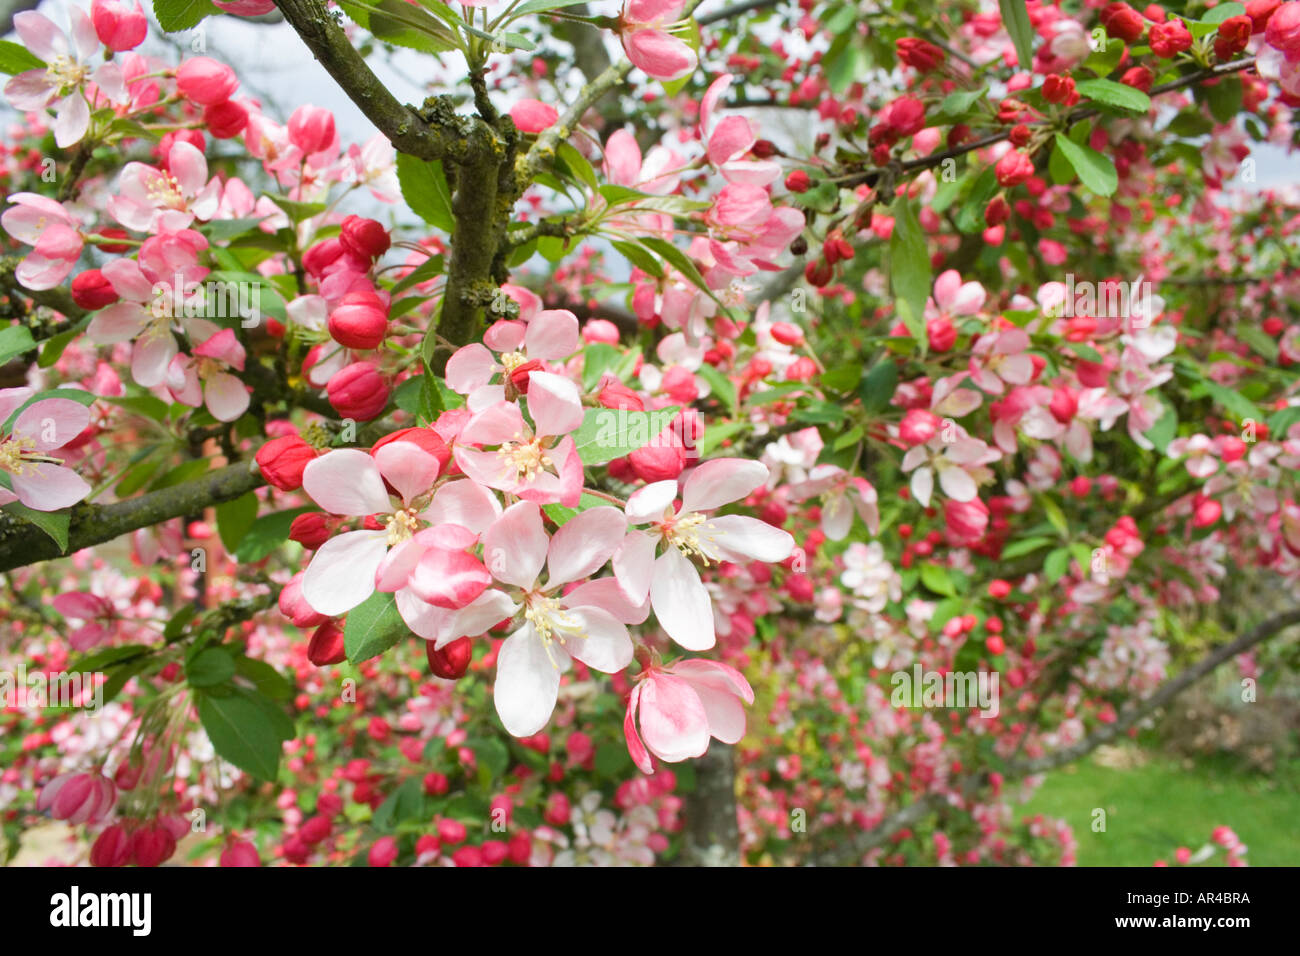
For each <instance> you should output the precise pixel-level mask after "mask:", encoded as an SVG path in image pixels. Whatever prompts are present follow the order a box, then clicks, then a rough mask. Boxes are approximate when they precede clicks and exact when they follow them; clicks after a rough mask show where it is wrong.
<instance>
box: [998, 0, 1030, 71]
mask: <svg viewBox="0 0 1300 956" xmlns="http://www.w3.org/2000/svg"><path fill="white" fill-rule="evenodd" d="M998 10H999V11H1000V12H1001V14H1002V25H1003V26H1004V27H1006V30H1007V33H1008V34H1010V35H1011V42H1012V43H1013V44H1015V47H1016V61H1017V63H1018V65H1019V66H1020V69H1022V70H1026V71H1027V70H1030V69H1032V68H1033V65H1034V27H1033V24H1031V23H1030V22H1029V11H1028V10H1027V9H1026V8H1025V0H998Z"/></svg>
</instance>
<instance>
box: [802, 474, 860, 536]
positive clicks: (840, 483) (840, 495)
mask: <svg viewBox="0 0 1300 956" xmlns="http://www.w3.org/2000/svg"><path fill="white" fill-rule="evenodd" d="M817 495H821V496H822V521H821V529H822V531H823V532H824V533H825V535H826V537H827V538H829V539H830V540H832V541H843V540H844V539H845V538H847V537H848V535H849V530H850V529H851V528H852V527H853V513H854V511H856V512H857V513H858V514H859V515H860V516H861V517H862V521H863V523H864V524H865V525H866V526H867V530H868V531H870V532H871V533H872V534H873V535H874V534H878V533H879V532H880V508H879V506H878V504H877V497H876V489H875V488H874V487H872V485H871V482H869V481H867V480H866V479H865V478H858V477H856V476H854V475H850V474H849V473H848V472H847V471H845V470H844V469H843V468H841V467H840V466H839V465H815V466H814V467H813V469H812V471H810V472H809V473H808V480H807V481H802V482H800V483H799V484H797V485H795V486H794V487H793V488H791V494H790V498H791V500H792V501H807V500H808V499H809V498H813V497H816V496H817Z"/></svg>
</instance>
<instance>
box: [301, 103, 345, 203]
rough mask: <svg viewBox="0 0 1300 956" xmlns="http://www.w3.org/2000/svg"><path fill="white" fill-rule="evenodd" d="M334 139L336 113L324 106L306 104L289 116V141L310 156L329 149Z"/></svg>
mask: <svg viewBox="0 0 1300 956" xmlns="http://www.w3.org/2000/svg"><path fill="white" fill-rule="evenodd" d="M334 140H335V135H334V114H333V113H331V112H330V111H329V110H327V109H325V108H324V107H322V106H311V105H306V104H304V105H303V106H300V107H298V108H297V109H296V110H294V111H293V115H292V116H290V117H289V142H291V143H292V144H293V145H294V146H297V147H298V148H299V149H300V150H302V151H303V152H304V153H305V154H307V155H308V156H310V155H311V154H312V153H319V152H321V151H322V150H326V149H329V148H330V147H331V146H333V145H334ZM344 221H345V222H346V220H344Z"/></svg>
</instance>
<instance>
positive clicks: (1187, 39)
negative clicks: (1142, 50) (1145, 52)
mask: <svg viewBox="0 0 1300 956" xmlns="http://www.w3.org/2000/svg"><path fill="white" fill-rule="evenodd" d="M1150 43H1151V52H1152V53H1154V54H1155V55H1156V56H1158V57H1160V58H1161V59H1164V60H1172V59H1173V58H1174V57H1176V56H1177V55H1178V54H1180V53H1183V52H1186V51H1187V50H1190V49H1191V48H1192V34H1191V31H1189V30H1188V29H1187V27H1186V25H1185V24H1184V23H1183V21H1182V20H1169V21H1167V22H1165V23H1157V24H1154V25H1153V26H1152V27H1151V36H1150Z"/></svg>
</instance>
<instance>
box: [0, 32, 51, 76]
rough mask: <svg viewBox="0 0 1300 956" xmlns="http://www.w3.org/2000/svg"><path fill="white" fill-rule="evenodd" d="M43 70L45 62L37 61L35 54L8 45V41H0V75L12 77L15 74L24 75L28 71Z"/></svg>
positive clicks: (22, 47) (11, 44)
mask: <svg viewBox="0 0 1300 956" xmlns="http://www.w3.org/2000/svg"><path fill="white" fill-rule="evenodd" d="M44 68H45V61H44V60H41V59H38V58H37V57H36V56H35V54H33V53H31V52H29V51H28V49H27V47H25V46H19V45H18V44H17V43H10V42H9V41H8V40H0V73H7V74H9V75H10V76H13V75H15V74H17V73H26V72H27V71H28V70H41V69H44Z"/></svg>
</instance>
